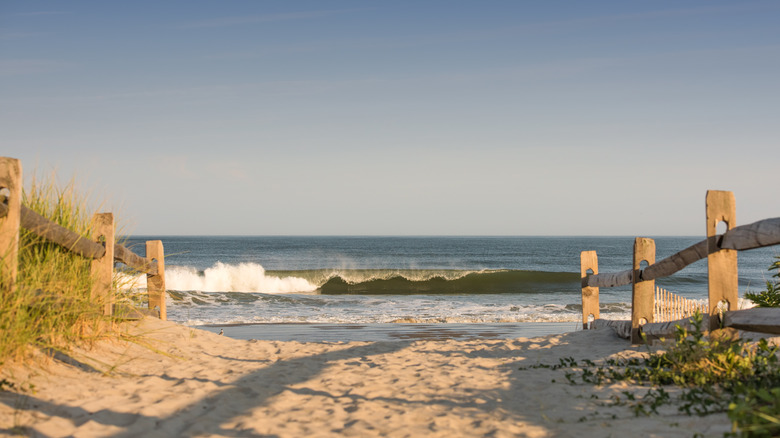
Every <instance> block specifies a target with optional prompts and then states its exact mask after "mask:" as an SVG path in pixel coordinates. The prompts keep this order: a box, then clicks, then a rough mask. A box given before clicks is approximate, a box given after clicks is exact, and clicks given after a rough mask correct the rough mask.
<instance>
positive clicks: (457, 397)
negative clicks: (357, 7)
mask: <svg viewBox="0 0 780 438" xmlns="http://www.w3.org/2000/svg"><path fill="white" fill-rule="evenodd" d="M128 330H129V331H131V332H132V333H143V334H145V336H146V339H148V342H150V344H151V345H153V346H154V348H156V349H159V350H160V351H163V352H165V353H166V354H167V355H163V354H158V353H154V352H152V351H150V349H149V348H148V347H142V346H139V345H137V344H134V343H126V342H113V343H103V344H101V345H100V346H98V347H97V348H95V349H93V350H91V351H78V352H76V353H75V354H73V355H72V357H73V360H69V361H70V362H72V364H66V363H64V362H62V361H59V360H55V361H54V362H53V363H52V364H51V365H50V366H48V367H47V369H46V371H45V372H39V371H34V370H30V369H21V368H16V369H14V370H13V373H14V377H15V378H17V379H20V378H21V379H23V380H27V381H29V382H32V383H33V384H34V385H35V388H36V390H35V392H34V393H30V392H27V393H24V394H22V395H18V394H14V393H10V392H4V393H0V433H5V434H11V433H12V432H14V431H23V432H24V433H27V434H30V435H33V436H47V437H64V436H117V437H120V436H144V437H155V436H159V437H170V436H228V437H232V436H279V437H303V436H307V437H309V436H315V437H316V436H360V437H364V436H393V437H396V436H410V437H411V436H414V437H419V436H434V437H437V436H442V437H453V436H495V437H503V436H530V437H547V436H555V437H558V436H560V437H575V436H576V437H583V436H598V437H602V436H615V437H625V436H640V435H641V436H651V437H652V436H658V437H674V436H680V437H683V436H684V437H690V436H692V435H693V433H695V432H699V433H703V434H705V435H706V436H711V435H718V436H720V435H722V432H724V431H727V430H729V424H728V421H727V419H726V417H725V415H716V416H710V417H706V418H699V417H687V416H680V415H677V414H676V412H675V411H674V409H669V410H668V412H665V413H664V414H663V415H660V416H653V417H640V418H637V417H634V416H633V414H631V413H630V412H629V411H628V409H627V408H626V407H621V406H617V407H616V406H604V401H606V400H608V399H609V396H610V395H612V394H619V393H620V392H622V391H632V392H634V391H636V392H639V393H641V392H642V391H641V388H637V387H632V386H628V385H626V384H624V383H621V384H615V385H610V386H607V387H600V388H594V387H592V386H589V385H570V384H568V383H567V382H566V379H565V377H564V371H563V370H556V371H553V370H549V369H543V368H532V369H523V370H521V369H519V368H520V367H521V366H526V365H533V364H538V363H545V364H555V363H558V360H559V358H563V357H574V358H579V359H583V358H588V359H593V360H597V359H602V358H606V357H609V356H614V355H623V356H627V355H634V354H637V350H638V349H637V348H632V347H631V346H630V345H628V344H627V342H626V341H625V340H622V339H619V338H617V337H616V336H615V335H614V334H613V333H612V332H611V331H610V330H594V331H586V332H574V333H568V334H563V335H553V336H547V337H542V338H535V339H524V338H520V339H514V340H468V341H455V340H441V341H430V340H428V341H393V342H375V343H370V342H352V343H298V342H272V341H240V340H234V339H230V338H227V337H224V336H218V335H214V334H212V333H208V332H204V331H200V330H193V329H190V328H187V327H182V326H178V325H175V324H172V323H166V322H160V321H156V320H146V321H143V322H142V323H141V324H139V325H136V326H130V327H129V328H128ZM62 359H66V358H62ZM98 361H99V362H98ZM109 368H110V370H109V371H110V373H108V374H106V373H105V372H104V371H106V370H108V369H109ZM8 372H9V370H6V373H8ZM552 380H555V381H556V382H555V383H552V382H551V381H552ZM594 396H595V397H598V399H596V398H593V397H594ZM613 416H614V417H615V418H613Z"/></svg>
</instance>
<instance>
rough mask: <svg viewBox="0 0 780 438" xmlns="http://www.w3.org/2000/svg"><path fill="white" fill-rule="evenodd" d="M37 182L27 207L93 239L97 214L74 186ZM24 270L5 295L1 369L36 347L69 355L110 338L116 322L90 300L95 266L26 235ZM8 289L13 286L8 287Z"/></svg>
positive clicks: (0, 310) (27, 194)
mask: <svg viewBox="0 0 780 438" xmlns="http://www.w3.org/2000/svg"><path fill="white" fill-rule="evenodd" d="M54 181H55V178H54V177H53V176H52V177H51V178H50V179H44V180H39V179H35V178H34V179H33V181H32V183H31V184H30V186H29V189H27V190H25V191H24V193H23V199H22V203H23V205H25V206H26V207H28V208H30V209H31V210H33V211H35V212H37V213H38V214H40V215H42V216H44V217H46V218H48V219H49V220H52V221H53V222H56V223H58V224H59V225H62V226H63V227H65V228H68V229H70V230H72V231H75V232H77V233H79V234H81V235H83V236H85V237H87V238H90V237H91V236H90V222H91V217H92V214H91V213H90V212H87V211H86V205H87V201H86V199H85V197H83V196H82V195H80V194H79V193H77V191H76V190H75V189H74V184H73V183H72V182H71V183H70V184H67V185H66V186H65V187H64V188H58V187H57V185H56V184H55V182H54ZM18 257H19V270H18V276H17V280H16V285H15V287H14V288H13V289H12V290H2V291H0V333H3V336H2V337H0V367H2V366H3V364H5V363H7V362H9V361H13V360H19V359H21V358H22V357H24V356H25V354H26V353H27V352H29V349H30V347H37V348H38V349H40V350H44V351H58V350H61V349H66V348H67V346H68V345H70V344H72V343H74V342H81V341H91V340H94V339H97V338H98V337H100V336H102V335H104V334H105V333H106V332H107V329H108V328H110V326H111V322H110V320H108V319H107V318H106V317H104V316H103V315H102V312H101V309H102V307H101V306H102V303H100V302H98V301H96V300H94V299H92V298H91V297H90V291H91V288H92V277H91V270H90V261H89V260H87V259H85V258H83V257H80V256H78V255H76V254H73V253H71V252H69V251H68V250H67V249H65V248H62V247H61V246H59V245H57V244H54V243H51V242H48V241H46V240H45V239H43V238H41V237H39V236H37V235H36V234H34V233H32V232H29V231H27V230H25V229H24V228H22V229H20V243H19V256H18ZM2 284H7V283H6V282H4V281H3V282H2Z"/></svg>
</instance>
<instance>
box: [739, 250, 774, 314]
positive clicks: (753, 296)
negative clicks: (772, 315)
mask: <svg viewBox="0 0 780 438" xmlns="http://www.w3.org/2000/svg"><path fill="white" fill-rule="evenodd" d="M775 258H776V259H777V261H775V262H774V263H772V266H770V267H769V270H770V271H772V270H776V271H777V272H775V273H774V275H772V277H773V278H780V257H775ZM745 298H747V299H749V300H750V301H752V302H754V303H756V306H758V307H780V280H775V281H771V280H770V281H767V282H766V290H764V291H761V292H758V293H753V292H747V293H746V294H745Z"/></svg>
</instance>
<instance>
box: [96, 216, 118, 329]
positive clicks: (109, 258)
mask: <svg viewBox="0 0 780 438" xmlns="http://www.w3.org/2000/svg"><path fill="white" fill-rule="evenodd" d="M92 237H93V238H94V239H95V242H97V243H102V244H103V246H104V247H105V248H106V253H105V254H103V257H100V258H98V259H94V260H92V277H93V281H94V283H93V285H92V299H97V300H98V301H99V302H101V303H102V304H103V314H104V315H111V314H112V313H113V304H114V303H113V296H112V294H111V283H112V281H113V277H114V214H113V213H95V215H94V216H92Z"/></svg>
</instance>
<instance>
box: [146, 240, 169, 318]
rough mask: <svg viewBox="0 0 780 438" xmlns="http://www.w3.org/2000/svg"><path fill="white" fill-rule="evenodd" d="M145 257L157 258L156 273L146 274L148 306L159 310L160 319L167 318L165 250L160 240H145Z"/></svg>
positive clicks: (152, 259) (151, 259)
mask: <svg viewBox="0 0 780 438" xmlns="http://www.w3.org/2000/svg"><path fill="white" fill-rule="evenodd" d="M146 258H147V259H148V260H150V261H154V260H157V274H155V275H152V274H146V291H147V293H148V294H149V308H150V309H154V308H157V309H159V311H160V319H162V320H163V321H165V320H166V319H168V313H167V311H166V309H165V251H164V249H163V243H162V241H161V240H147V241H146Z"/></svg>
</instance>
